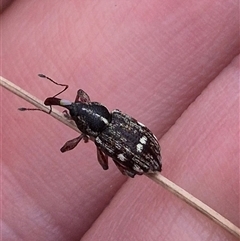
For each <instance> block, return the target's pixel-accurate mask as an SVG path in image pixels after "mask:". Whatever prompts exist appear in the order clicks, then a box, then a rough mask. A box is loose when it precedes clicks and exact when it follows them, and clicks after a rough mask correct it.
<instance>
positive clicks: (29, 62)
mask: <svg viewBox="0 0 240 241" xmlns="http://www.w3.org/2000/svg"><path fill="white" fill-rule="evenodd" d="M0 21H1V24H2V53H1V59H2V73H1V75H3V76H4V77H5V78H7V79H9V80H11V81H12V82H14V83H15V84H17V85H19V86H20V87H22V88H23V89H25V90H27V91H28V92H30V93H31V94H33V95H35V96H37V97H38V98H39V99H42V100H44V99H45V98H46V97H50V96H53V95H54V94H56V93H57V92H58V91H60V90H61V89H59V87H58V86H55V85H53V84H52V83H50V82H48V81H46V80H43V79H40V78H38V77H37V74H38V73H43V74H45V75H48V76H49V77H51V78H53V79H54V80H56V81H57V82H60V83H65V84H68V85H69V89H68V90H67V91H66V92H64V93H63V94H62V95H61V96H62V98H64V99H69V100H74V99H75V95H76V92H77V89H78V88H81V89H83V90H85V91H86V92H87V93H88V94H89V95H90V97H91V99H92V100H93V101H98V102H101V103H103V104H104V105H106V106H107V107H108V108H109V110H112V109H115V108H117V109H120V110H122V111H123V112H125V113H128V114H129V115H131V116H133V117H135V118H136V119H138V120H139V121H140V122H142V123H144V124H146V125H147V126H148V127H149V128H150V129H151V130H152V131H153V133H154V134H155V135H156V136H157V138H158V139H159V140H160V145H161V149H162V156H163V171H162V174H163V175H164V176H166V177H167V178H169V179H170V180H172V181H173V182H175V183H177V184H178V185H179V186H181V187H182V188H184V189H186V190H187V191H189V192H190V193H191V194H192V195H194V196H196V197H197V198H199V199H200V200H201V201H203V202H204V203H206V204H207V205H209V206H210V207H212V208H213V209H215V210H216V211H217V212H219V213H220V214H221V215H223V216H225V217H226V218H227V219H229V220H230V221H231V222H233V223H234V224H235V225H237V226H239V225H240V224H239V216H240V213H239V172H238V169H239V123H238V117H239V99H238V97H239V93H238V92H239V57H238V55H239V46H238V44H239V43H238V30H239V29H238V1H230V0H219V1H206V0H205V1H180V0H179V1H176V0H170V1H169V0H168V1H167V0H164V1H161V2H160V1H147V0H144V1H134V0H132V1H121V2H120V1H55V0H52V1H45V0H43V1H14V2H13V3H12V4H11V5H10V6H9V7H8V8H6V9H5V11H4V12H3V13H2V14H1V20H0ZM1 97H2V100H1V117H2V118H1V126H2V128H1V137H2V140H1V141H2V142H1V143H2V146H1V160H2V165H1V192H2V203H1V204H2V205H1V212H2V213H1V218H2V226H1V234H2V238H3V240H60V241H61V240H71V241H72V240H80V239H81V240H84V241H85V240H186V241H187V240H201V241H202V240H221V241H222V240H236V238H235V237H234V236H232V235H231V234H229V233H228V232H227V231H225V230H224V229H223V228H222V227H220V226H219V225H217V224H216V223H214V222H213V221H211V220H210V219H209V218H207V217H205V216H204V215H203V214H201V213H199V212H198V211H196V210H195V209H193V208H192V207H190V206H189V205H187V204H185V203H184V202H183V201H181V200H180V199H178V198H177V197H175V196H173V195H172V194H171V193H169V192H168V191H166V190H164V189H163V188H162V187H160V186H158V185H157V184H155V183H153V182H152V181H151V180H150V179H148V178H147V177H145V176H137V177H135V178H134V179H131V178H126V177H124V176H123V175H121V173H120V172H119V171H118V169H117V168H116V167H115V165H114V164H113V162H112V161H109V170H107V171H103V170H102V169H101V166H100V165H99V164H98V162H97V158H96V149H95V147H94V145H93V144H92V143H91V144H89V143H88V144H85V143H80V144H79V145H78V146H77V147H76V148H75V149H74V150H73V151H70V152H67V153H64V154H62V153H61V152H60V151H59V149H60V148H61V146H62V145H63V144H64V143H65V142H66V141H68V140H70V139H73V138H74V137H76V136H77V135H78V134H77V133H75V132H73V131H72V130H70V129H69V128H68V127H66V126H63V125H62V124H60V123H58V122H57V121H56V120H54V119H53V118H51V117H50V116H48V115H46V114H43V113H41V112H24V113H22V112H19V111H18V110H17V108H18V107H22V106H24V107H31V106H30V105H29V104H28V103H26V102H25V101H23V100H22V99H19V98H18V97H16V96H14V95H13V94H11V93H10V92H8V91H7V90H4V89H2V88H1Z"/></svg>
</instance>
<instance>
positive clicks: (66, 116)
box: [62, 110, 72, 120]
mask: <svg viewBox="0 0 240 241" xmlns="http://www.w3.org/2000/svg"><path fill="white" fill-rule="evenodd" d="M62 113H63V116H64V117H65V118H66V119H68V120H72V117H71V115H70V114H69V113H68V112H67V110H64V111H63V112H62Z"/></svg>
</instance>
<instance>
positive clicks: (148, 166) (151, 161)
mask: <svg viewBox="0 0 240 241" xmlns="http://www.w3.org/2000/svg"><path fill="white" fill-rule="evenodd" d="M40 77H45V78H47V79H50V78H49V77H46V76H44V75H40ZM50 80H51V79H50ZM51 81H52V80H51ZM52 82H54V81H52ZM54 83H56V82H54ZM59 85H61V84H59ZM62 86H65V89H66V88H67V87H68V86H67V85H62ZM66 86H67V87H66ZM62 92H63V91H61V92H60V93H62ZM57 95H59V93H58V94H57ZM57 95H55V96H53V97H49V98H47V99H46V100H45V102H44V104H45V105H47V106H52V105H59V106H62V107H65V108H66V109H68V111H69V113H68V114H66V112H65V115H66V117H67V118H69V119H72V120H74V121H75V123H76V125H77V127H78V129H79V130H80V131H81V133H82V134H81V135H80V136H78V137H77V138H74V139H73V140H70V141H68V142H66V144H65V145H64V146H63V147H62V148H61V151H62V152H65V151H69V150H72V149H73V148H75V147H76V146H77V144H78V143H79V142H80V141H81V140H82V139H83V140H84V141H85V142H88V140H89V139H90V140H92V141H94V143H95V145H96V147H97V159H98V162H99V163H100V165H101V166H102V168H103V169H104V170H107V169H108V156H109V157H111V158H112V160H113V161H114V163H115V164H116V166H117V167H118V169H119V170H120V171H121V172H122V173H123V174H124V175H127V176H129V177H134V176H135V175H136V174H138V175H142V174H144V173H154V172H157V171H158V172H160V171H161V167H162V164H161V154H160V146H159V143H158V140H157V138H156V137H155V136H154V135H153V133H152V132H151V131H150V130H149V129H148V128H147V127H146V126H144V125H143V124H141V123H140V122H138V121H137V120H135V119H134V118H132V117H130V116H128V115H126V114H124V113H122V112H121V111H119V110H117V109H116V110H113V111H112V112H109V111H108V109H107V108H106V107H105V106H103V105H102V104H100V103H98V102H91V101H90V98H89V96H88V95H87V93H85V92H84V91H83V90H81V89H80V90H78V92H77V96H76V99H75V101H74V102H71V101H68V100H63V99H59V98H56V96H57Z"/></svg>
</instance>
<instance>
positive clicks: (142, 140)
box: [139, 136, 147, 144]
mask: <svg viewBox="0 0 240 241" xmlns="http://www.w3.org/2000/svg"><path fill="white" fill-rule="evenodd" d="M139 141H140V142H141V143H142V144H146V143H147V137H146V136H143V137H141V138H140V140H139Z"/></svg>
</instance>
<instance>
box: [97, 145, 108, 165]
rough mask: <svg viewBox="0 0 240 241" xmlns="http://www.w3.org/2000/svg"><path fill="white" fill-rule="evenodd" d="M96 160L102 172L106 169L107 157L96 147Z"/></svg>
mask: <svg viewBox="0 0 240 241" xmlns="http://www.w3.org/2000/svg"><path fill="white" fill-rule="evenodd" d="M97 159H98V162H99V164H100V165H101V166H102V168H103V170H107V169H108V156H107V155H105V154H104V153H103V152H102V151H101V150H100V149H99V148H98V147H97Z"/></svg>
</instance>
